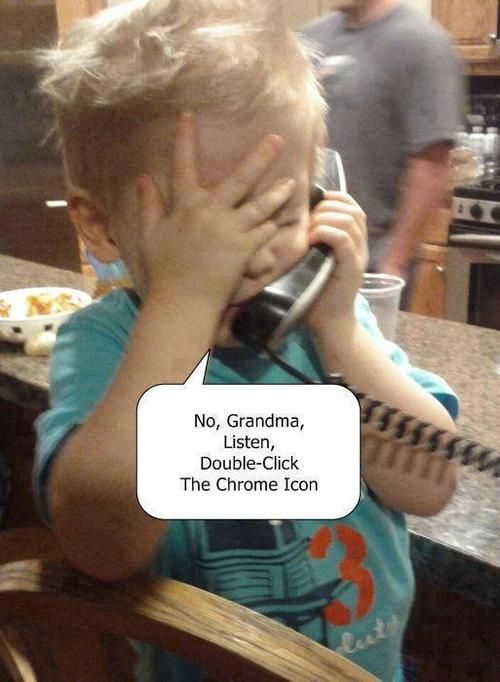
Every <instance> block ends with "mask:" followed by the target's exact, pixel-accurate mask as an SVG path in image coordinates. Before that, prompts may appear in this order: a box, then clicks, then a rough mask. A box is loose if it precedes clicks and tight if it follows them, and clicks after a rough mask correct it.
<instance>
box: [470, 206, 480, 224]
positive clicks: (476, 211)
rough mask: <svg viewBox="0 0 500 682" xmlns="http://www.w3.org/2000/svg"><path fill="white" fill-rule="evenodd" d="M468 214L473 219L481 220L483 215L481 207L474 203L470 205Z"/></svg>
mask: <svg viewBox="0 0 500 682" xmlns="http://www.w3.org/2000/svg"><path fill="white" fill-rule="evenodd" d="M469 212H470V215H471V218H474V220H481V218H482V217H483V213H484V211H483V209H482V208H481V206H480V205H479V204H474V205H473V206H471V207H470V211H469Z"/></svg>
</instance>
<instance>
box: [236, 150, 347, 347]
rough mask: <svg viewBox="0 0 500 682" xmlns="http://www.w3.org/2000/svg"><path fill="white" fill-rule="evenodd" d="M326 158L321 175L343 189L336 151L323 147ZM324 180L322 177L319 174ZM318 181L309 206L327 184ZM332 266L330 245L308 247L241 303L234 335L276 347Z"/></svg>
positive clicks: (333, 186)
mask: <svg viewBox="0 0 500 682" xmlns="http://www.w3.org/2000/svg"><path fill="white" fill-rule="evenodd" d="M325 152H326V159H325V160H326V161H327V162H328V169H327V172H325V171H324V173H323V175H324V176H325V180H326V179H327V180H328V186H329V188H331V189H338V190H340V191H342V192H345V191H346V179H345V173H344V169H343V166H342V160H341V158H340V155H339V154H338V152H335V151H333V150H325ZM320 179H321V180H323V178H320ZM325 180H323V182H322V183H321V184H320V182H317V183H316V184H315V185H314V187H313V189H312V192H311V197H310V201H309V206H310V209H311V210H312V209H313V208H314V207H315V206H316V204H318V203H319V202H320V201H321V200H322V199H323V196H324V192H325V189H324V188H323V186H324V185H325V184H327V183H326V182H325ZM334 267H335V258H334V255H333V253H332V251H331V249H330V248H329V247H327V246H325V245H323V244H319V245H315V246H313V247H311V248H310V249H309V251H308V252H307V254H306V255H305V256H304V258H303V259H302V260H301V261H300V262H299V263H297V265H296V266H295V267H294V268H292V270H290V271H289V272H286V273H285V274H284V275H283V276H282V277H280V278H279V279H277V280H275V281H274V282H271V283H270V284H268V285H267V286H266V287H264V289H263V290H262V291H261V292H260V293H259V294H258V295H257V296H255V298H253V299H252V300H251V301H249V302H248V303H247V304H246V305H244V306H243V307H242V309H241V310H240V311H239V313H238V315H237V316H236V318H235V319H234V320H233V323H232V325H231V329H232V332H233V334H234V336H235V337H236V338H237V339H239V340H240V341H242V342H243V343H245V344H246V345H248V346H251V347H252V348H255V349H256V350H262V349H264V348H275V347H276V346H277V345H278V344H279V343H280V341H281V339H282V338H283V337H284V336H286V334H287V333H288V332H289V331H290V330H291V329H292V328H293V327H294V326H295V325H296V324H297V323H298V322H300V320H301V319H302V317H303V316H304V314H305V312H306V311H307V309H308V308H309V306H310V305H311V303H312V302H313V301H314V300H315V299H316V297H317V296H318V295H319V294H320V293H321V291H322V289H323V287H324V286H325V284H326V282H327V281H328V278H329V277H330V274H331V272H332V270H333V268H334Z"/></svg>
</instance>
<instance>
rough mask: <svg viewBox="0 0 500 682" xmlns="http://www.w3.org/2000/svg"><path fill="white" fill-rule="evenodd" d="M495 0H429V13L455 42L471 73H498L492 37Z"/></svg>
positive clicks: (499, 61) (495, 21) (498, 61)
mask: <svg viewBox="0 0 500 682" xmlns="http://www.w3.org/2000/svg"><path fill="white" fill-rule="evenodd" d="M498 12H499V3H498V0H480V2H472V1H471V0H433V1H432V16H433V17H434V19H436V21H438V22H439V23H440V24H442V25H443V26H444V28H446V29H447V30H448V31H449V32H450V33H451V35H452V36H453V37H454V39H455V40H456V42H457V45H458V46H459V48H460V51H461V53H462V55H463V57H464V59H465V60H466V61H467V62H468V64H469V68H470V73H471V74H472V75H498V74H500V58H499V54H498V49H497V47H496V44H495V40H494V39H492V36H496V35H497V26H498Z"/></svg>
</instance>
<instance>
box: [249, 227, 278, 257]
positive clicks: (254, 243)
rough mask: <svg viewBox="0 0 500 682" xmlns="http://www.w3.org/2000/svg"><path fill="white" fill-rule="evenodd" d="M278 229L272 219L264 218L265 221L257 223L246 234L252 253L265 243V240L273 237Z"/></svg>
mask: <svg viewBox="0 0 500 682" xmlns="http://www.w3.org/2000/svg"><path fill="white" fill-rule="evenodd" d="M277 231H278V226H277V225H276V223H275V222H274V220H266V222H264V223H261V224H260V225H257V226H256V227H254V228H253V229H252V231H251V232H249V233H248V234H247V236H248V237H249V238H250V244H251V248H252V250H253V253H255V251H258V250H259V249H260V248H262V247H263V246H264V244H267V242H268V241H269V240H270V239H271V238H272V237H274V235H275V234H276V233H277Z"/></svg>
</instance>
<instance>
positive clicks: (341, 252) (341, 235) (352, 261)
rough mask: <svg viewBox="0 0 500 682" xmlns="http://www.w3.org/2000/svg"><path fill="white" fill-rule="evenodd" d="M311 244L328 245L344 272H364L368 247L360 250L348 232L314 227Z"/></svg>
mask: <svg viewBox="0 0 500 682" xmlns="http://www.w3.org/2000/svg"><path fill="white" fill-rule="evenodd" d="M310 241H311V244H326V245H327V246H329V247H330V248H331V249H332V250H333V252H334V253H335V258H336V260H337V265H338V267H339V268H341V269H342V271H344V270H345V269H346V268H348V269H349V270H353V269H355V270H357V271H358V270H359V271H360V272H361V271H363V270H364V269H365V267H366V263H367V261H368V249H367V248H366V246H363V247H361V248H358V246H357V245H356V243H355V241H354V239H353V238H352V236H351V235H350V234H349V232H348V231H346V230H344V229H341V228H339V227H333V226H331V225H323V224H319V225H316V226H315V227H314V229H313V230H312V231H311V235H310Z"/></svg>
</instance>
